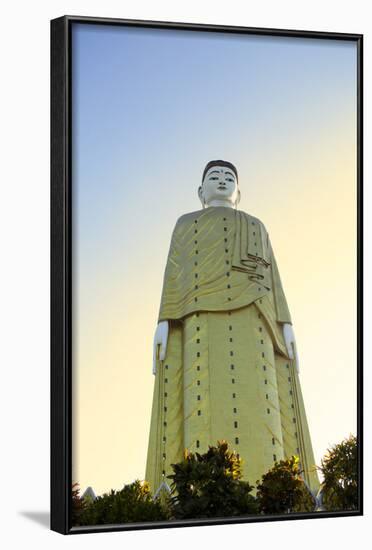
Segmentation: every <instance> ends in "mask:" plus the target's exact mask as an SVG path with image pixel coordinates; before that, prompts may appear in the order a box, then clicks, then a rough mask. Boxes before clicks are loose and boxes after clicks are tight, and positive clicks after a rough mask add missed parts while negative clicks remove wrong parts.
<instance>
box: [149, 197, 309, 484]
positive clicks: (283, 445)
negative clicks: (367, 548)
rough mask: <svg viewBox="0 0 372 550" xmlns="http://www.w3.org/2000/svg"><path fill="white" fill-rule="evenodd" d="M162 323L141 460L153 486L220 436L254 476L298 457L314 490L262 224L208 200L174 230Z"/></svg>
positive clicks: (285, 319) (285, 314)
mask: <svg viewBox="0 0 372 550" xmlns="http://www.w3.org/2000/svg"><path fill="white" fill-rule="evenodd" d="M158 320H159V321H165V320H167V321H168V322H169V336H168V344H167V354H166V357H165V360H164V361H160V360H157V361H156V367H157V368H156V375H155V385H154V394H153V404H152V415H151V424H150V436H149V444H148V453H147V464H146V480H147V481H149V482H150V486H151V488H152V491H153V493H155V492H156V491H157V489H158V488H159V487H160V486H161V484H162V483H163V482H166V483H168V484H169V483H170V481H169V479H167V476H168V475H170V474H172V473H173V470H172V467H171V465H172V464H174V463H176V462H179V461H180V460H182V458H183V454H184V450H185V449H188V450H191V451H198V452H205V451H207V449H208V445H215V444H216V442H217V440H221V439H225V440H227V441H228V443H229V445H230V447H231V448H232V449H234V450H236V451H237V452H238V453H239V455H240V457H241V458H242V459H243V479H245V480H248V481H249V482H250V483H252V484H254V483H255V482H256V481H257V480H258V479H260V478H261V476H262V475H263V474H264V473H265V472H267V471H268V470H269V469H270V468H271V467H272V466H273V464H274V462H275V461H277V460H280V459H283V458H288V457H289V456H291V455H293V454H295V455H298V456H299V457H300V462H301V465H302V467H303V469H304V479H305V481H306V483H307V485H308V487H309V488H310V489H311V490H312V491H313V492H316V491H317V490H318V488H319V480H318V476H317V473H316V469H315V461H314V456H313V451H312V445H311V440H310V434H309V429H308V424H307V420H306V414H305V408H304V403H303V399H302V393H301V388H300V382H299V377H298V373H297V369H296V365H295V361H294V360H290V358H289V357H288V354H287V350H286V345H285V342H284V338H283V323H291V317H290V313H289V309H288V305H287V301H286V298H285V294H284V291H283V287H282V283H281V279H280V275H279V270H278V266H277V263H276V259H275V256H274V252H273V249H272V246H271V242H270V238H269V234H268V232H267V230H266V228H265V226H264V224H263V223H262V222H261V221H260V220H259V219H258V218H256V217H254V216H251V215H249V214H247V213H245V212H242V211H239V210H234V209H231V208H226V207H222V206H221V207H209V208H207V209H205V210H199V211H196V212H192V213H189V214H185V215H184V216H182V217H181V218H179V219H178V221H177V223H176V226H175V228H174V231H173V234H172V239H171V244H170V249H169V254H168V259H167V264H166V268H165V273H164V281H163V290H162V297H161V303H160V310H159V317H158Z"/></svg>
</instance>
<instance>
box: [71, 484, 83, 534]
mask: <svg viewBox="0 0 372 550" xmlns="http://www.w3.org/2000/svg"><path fill="white" fill-rule="evenodd" d="M71 498H72V524H73V525H80V523H79V522H80V518H81V516H82V514H83V512H84V509H85V502H84V499H82V498H81V497H80V486H79V484H78V483H73V484H72V491H71Z"/></svg>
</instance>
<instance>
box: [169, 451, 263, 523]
mask: <svg viewBox="0 0 372 550" xmlns="http://www.w3.org/2000/svg"><path fill="white" fill-rule="evenodd" d="M172 468H173V471H174V474H172V475H170V476H168V477H169V478H170V479H172V480H173V481H172V484H171V488H172V498H171V510H172V517H173V518H176V519H186V518H210V517H222V516H238V515H242V514H254V513H257V505H256V500H255V498H254V497H253V496H252V495H251V494H250V493H251V491H252V489H253V486H252V485H250V484H249V483H248V482H245V481H242V480H241V479H240V478H241V477H242V470H241V469H242V461H241V459H240V457H239V455H238V454H237V453H235V452H231V451H229V450H228V444H227V442H226V441H218V442H217V446H216V447H213V446H209V449H208V451H207V452H206V453H204V454H199V453H192V452H189V451H187V450H186V451H185V454H184V459H183V460H182V461H181V462H179V463H177V464H172Z"/></svg>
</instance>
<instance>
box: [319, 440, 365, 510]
mask: <svg viewBox="0 0 372 550" xmlns="http://www.w3.org/2000/svg"><path fill="white" fill-rule="evenodd" d="M320 470H321V472H322V473H323V476H324V482H323V486H322V489H323V505H324V507H325V508H326V509H327V510H333V511H336V510H357V509H358V447H357V439H356V437H355V436H353V435H350V436H349V437H348V438H346V439H344V440H343V441H342V442H341V443H339V444H337V445H334V446H333V447H332V448H331V449H328V450H327V454H326V455H325V457H324V458H323V459H322V462H321V467H320Z"/></svg>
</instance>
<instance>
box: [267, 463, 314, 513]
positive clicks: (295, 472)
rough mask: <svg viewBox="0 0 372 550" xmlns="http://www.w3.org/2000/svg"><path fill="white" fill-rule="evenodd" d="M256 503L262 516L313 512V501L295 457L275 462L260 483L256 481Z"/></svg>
mask: <svg viewBox="0 0 372 550" xmlns="http://www.w3.org/2000/svg"><path fill="white" fill-rule="evenodd" d="M257 501H258V506H259V509H260V512H261V513H263V514H287V513H290V512H310V511H312V510H314V508H315V499H314V497H313V496H312V495H311V493H310V491H309V490H308V488H307V487H306V485H305V483H304V481H303V479H302V477H301V470H300V465H299V458H298V457H297V456H292V457H291V458H289V459H287V460H280V461H279V462H275V464H274V466H273V468H271V470H269V471H268V472H267V473H266V474H264V475H263V476H262V478H261V482H259V481H257Z"/></svg>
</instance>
